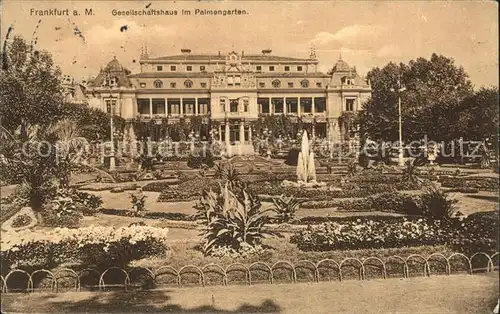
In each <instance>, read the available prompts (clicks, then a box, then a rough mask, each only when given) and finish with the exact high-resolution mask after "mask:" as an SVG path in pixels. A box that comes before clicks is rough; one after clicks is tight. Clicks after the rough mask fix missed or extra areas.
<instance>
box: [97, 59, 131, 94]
mask: <svg viewBox="0 0 500 314" xmlns="http://www.w3.org/2000/svg"><path fill="white" fill-rule="evenodd" d="M128 74H130V72H129V71H128V70H127V69H125V68H124V67H123V66H122V65H121V64H120V62H119V61H118V60H117V59H116V57H114V58H113V60H111V61H110V62H109V63H108V65H106V67H105V68H104V69H101V70H100V71H99V74H98V75H97V77H96V78H95V79H94V80H93V81H92V82H90V83H89V84H88V86H89V87H97V86H102V85H103V83H104V80H105V79H106V77H108V76H112V77H115V78H116V79H117V81H118V87H130V86H132V84H131V83H130V80H129V79H128V77H127V75H128Z"/></svg>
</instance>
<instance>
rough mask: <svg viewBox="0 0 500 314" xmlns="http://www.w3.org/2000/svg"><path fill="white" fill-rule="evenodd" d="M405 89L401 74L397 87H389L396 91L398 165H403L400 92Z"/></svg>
mask: <svg viewBox="0 0 500 314" xmlns="http://www.w3.org/2000/svg"><path fill="white" fill-rule="evenodd" d="M405 90H406V87H402V86H401V75H400V76H399V78H398V89H397V90H395V89H394V88H391V91H392V92H397V93H398V120H399V153H398V165H399V166H400V167H402V166H404V164H405V161H404V151H403V119H402V115H401V93H402V92H404V91H405Z"/></svg>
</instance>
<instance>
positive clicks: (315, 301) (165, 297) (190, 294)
mask: <svg viewBox="0 0 500 314" xmlns="http://www.w3.org/2000/svg"><path fill="white" fill-rule="evenodd" d="M497 276H498V274H497V273H491V274H488V275H473V276H471V275H452V276H435V277H430V278H412V279H387V280H369V281H344V282H341V283H339V282H321V283H313V284H306V283H297V284H275V285H269V284H265V285H254V286H230V287H219V286H213V287H212V286H210V287H206V288H194V287H193V288H181V289H170V290H153V291H131V292H123V291H115V292H105V293H104V292H100V293H95V292H69V293H61V294H49V293H35V294H9V295H2V311H3V312H7V313H8V312H14V311H15V312H24V313H35V312H36V313H48V312H51V313H62V312H78V313H80V312H82V313H83V312H86V313H111V312H129V313H130V312H134V313H140V312H142V313H144V312H174V313H179V312H189V313H200V312H212V313H256V312H260V313H278V312H279V313H394V312H398V313H491V312H492V310H493V308H494V307H495V305H496V303H497V300H498V277H497Z"/></svg>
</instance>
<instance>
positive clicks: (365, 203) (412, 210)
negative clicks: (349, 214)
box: [337, 192, 421, 215]
mask: <svg viewBox="0 0 500 314" xmlns="http://www.w3.org/2000/svg"><path fill="white" fill-rule="evenodd" d="M416 202H417V196H412V195H406V194H403V193H400V192H385V193H381V194H377V195H372V196H369V197H367V198H363V199H359V200H348V201H342V202H339V203H338V206H337V209H338V210H341V211H382V212H396V213H406V214H409V215H420V214H421V212H420V211H419V210H418V208H417V205H416Z"/></svg>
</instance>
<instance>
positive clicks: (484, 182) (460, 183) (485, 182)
mask: <svg viewBox="0 0 500 314" xmlns="http://www.w3.org/2000/svg"><path fill="white" fill-rule="evenodd" d="M439 182H441V185H442V186H443V187H449V188H474V189H478V190H480V191H498V178H489V177H466V178H457V177H441V178H440V179H439Z"/></svg>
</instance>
